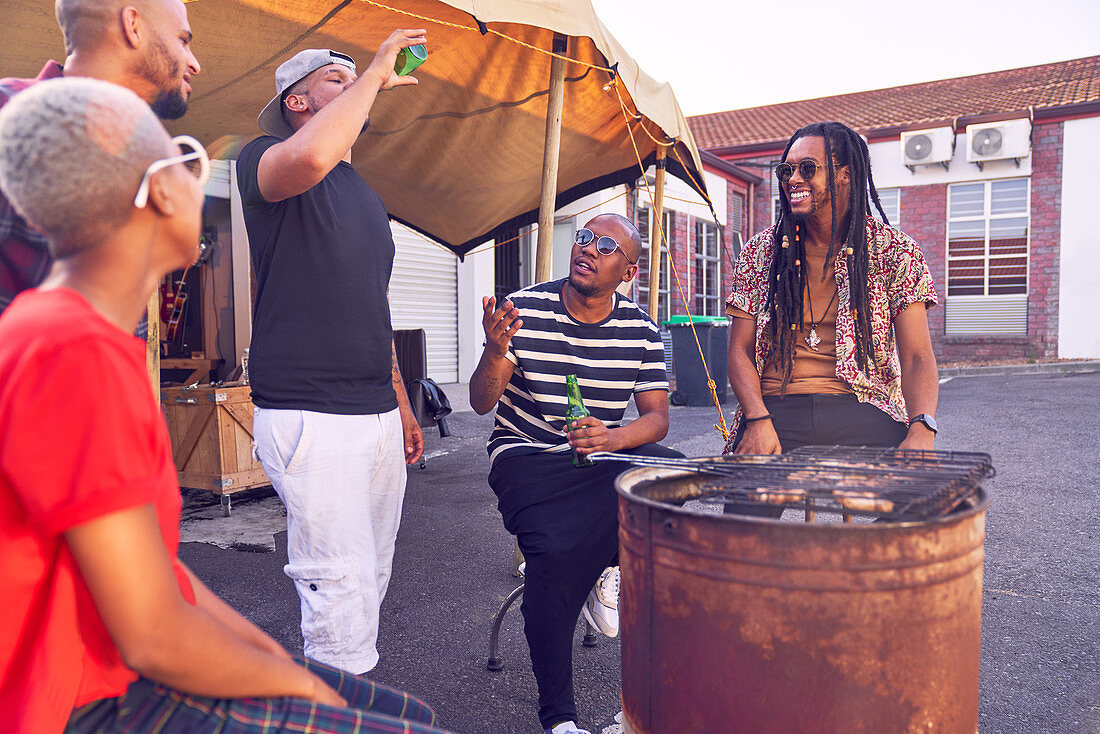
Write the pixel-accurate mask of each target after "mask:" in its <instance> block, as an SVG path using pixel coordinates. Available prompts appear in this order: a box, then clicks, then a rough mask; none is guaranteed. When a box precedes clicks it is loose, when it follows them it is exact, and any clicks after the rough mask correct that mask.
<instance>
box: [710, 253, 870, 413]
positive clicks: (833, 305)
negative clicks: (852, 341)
mask: <svg viewBox="0 0 1100 734" xmlns="http://www.w3.org/2000/svg"><path fill="white" fill-rule="evenodd" d="M824 262H825V253H821V254H820V255H815V254H813V253H807V254H806V265H807V267H808V269H809V275H808V277H807V281H809V282H808V283H807V288H806V296H805V298H806V299H807V300H806V301H805V303H804V304H803V308H804V309H805V323H803V324H802V328H801V329H800V330H799V332H798V339H797V340H796V342H795V347H794V364H793V365H792V366H791V381H790V382H788V383H787V394H788V395H809V394H813V393H834V394H837V393H850V392H852V388H851V387H849V386H848V383H846V382H845V381H844V380H841V379H840V378H839V377H837V376H836V312H837V306H838V304H837V301H838V300H839V299H838V298H835V297H834V295H835V294H836V288H837V286H836V278H835V276H834V268H833V267H832V266H830V267H829V272H828V274H827V275H826V276H825V282H821V266H822V265H823V264H824ZM811 299H812V300H811ZM811 302H812V303H813V316H814V319H821V320H820V321H819V322H817V328H816V331H817V338H818V339H820V340H821V343H820V344H818V345H817V351H814V350H813V349H810V345H809V344H807V343H806V338H807V337H808V336H809V335H810V310H811V309H810V304H811ZM826 304H828V306H829V308H828V310H827V311H826V312H825V314H824V315H822V313H821V310H822V309H823V308H825V306H826ZM726 314H727V315H729V316H732V317H734V318H739V319H752V318H754V317H753V316H750V315H749V314H748V313H746V312H745V311H742V310H741V309H739V308H737V307H736V306H727V307H726ZM788 328H789V327H788ZM782 384H783V371H782V370H781V369H780V368H779V366H778V365H777V364H776V363H775V360H773V359H769V360H768V362H767V364H765V365H764V373H763V374H762V375H761V376H760V393H761V395H763V396H765V397H768V396H772V395H779V394H780V386H781V385H782Z"/></svg>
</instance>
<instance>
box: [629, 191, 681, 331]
mask: <svg viewBox="0 0 1100 734" xmlns="http://www.w3.org/2000/svg"><path fill="white" fill-rule="evenodd" d="M649 215H650V209H649V207H647V206H643V207H638V231H639V232H640V233H641V235H642V254H641V257H639V258H638V275H637V276H636V277H635V278H634V285H635V291H634V293H635V295H634V302H635V303H637V304H638V305H639V306H641V307H642V309H643V310H644V311H646V312H648V310H649V235H650V232H649V222H650V216H649ZM672 224H673V222H672V212H670V211H669V210H667V209H666V210H665V211H664V216H662V217H661V226H662V227H663V228H664V233H665V243H663V244H662V246H661V283H660V286H659V288H658V290H657V318H656V319H655V321H656V322H657V324H658V325H660V324H661V322H662V321H667V320H668V318H669V316H670V315H671V311H670V306H671V303H672V301H671V299H670V298H669V282H670V279H669V272H668V271H669V267H668V244H669V243H671V244H672V246H673V248H674V249H675V243H674V242H673V241H672V237H673V229H672Z"/></svg>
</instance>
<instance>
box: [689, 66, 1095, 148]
mask: <svg viewBox="0 0 1100 734" xmlns="http://www.w3.org/2000/svg"><path fill="white" fill-rule="evenodd" d="M1090 102H1093V103H1095V102H1100V56H1088V57H1085V58H1081V59H1073V60H1070V61H1059V62H1056V63H1052V64H1041V65H1039V66H1028V67H1024V68H1021V69H1008V70H1006V71H995V72H992V73H989V74H976V75H974V76H965V77H958V78H955V79H942V80H939V81H933V82H922V83H920V84H908V85H905V86H901V87H890V88H888V89H874V90H871V91H867V92H855V93H852V94H841V95H837V96H833V97H819V98H817V99H807V100H802V101H799V102H785V103H782V104H773V105H765V106H763V107H747V108H744V109H740V110H729V111H727V112H714V113H711V114H707V115H697V116H695V117H689V118H688V124H689V125H690V126H691V131H692V134H693V135H694V136H695V141H696V143H697V144H698V146H699V147H700V148H737V147H739V146H749V145H754V144H759V143H772V142H775V143H780V142H785V141H786V140H787V139H788V138H789V137H790V136H791V134H792V133H793V132H794V131H795V130H797V129H798V128H800V127H802V126H803V125H806V124H808V123H811V122H816V121H818V120H839V121H840V122H843V123H845V124H847V125H850V126H851V127H852V128H854V129H856V130H858V131H859V132H862V133H865V134H866V133H870V132H872V131H874V130H879V129H884V128H897V127H902V126H908V125H920V124H924V123H935V122H942V121H944V120H951V119H953V118H955V117H969V116H974V115H987V114H1001V113H1011V112H1019V111H1022V110H1026V109H1028V107H1034V108H1035V110H1036V111H1039V110H1044V109H1050V108H1058V107H1065V106H1068V105H1077V104H1085V103H1090Z"/></svg>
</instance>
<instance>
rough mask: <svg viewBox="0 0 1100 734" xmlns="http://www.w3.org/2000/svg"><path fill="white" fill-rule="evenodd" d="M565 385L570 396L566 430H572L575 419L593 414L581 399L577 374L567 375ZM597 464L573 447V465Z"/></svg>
mask: <svg viewBox="0 0 1100 734" xmlns="http://www.w3.org/2000/svg"><path fill="white" fill-rule="evenodd" d="M565 387H566V391H567V393H568V397H569V407H568V408H567V409H566V411H565V427H566V430H568V431H570V432H572V431H573V430H574V428H573V421H576V420H580V419H581V418H587V417H588V416H590V415H592V414H591V413H589V412H588V408H586V407H584V401H582V400H581V389H580V387H579V386H578V385H577V376H576V375H566V376H565ZM595 465H596V462H594V461H592V459H589V458H588V457H587V456H584V455H582V454H578V453H577V449H576V448H573V466H575V467H577V468H581V467H586V466H595Z"/></svg>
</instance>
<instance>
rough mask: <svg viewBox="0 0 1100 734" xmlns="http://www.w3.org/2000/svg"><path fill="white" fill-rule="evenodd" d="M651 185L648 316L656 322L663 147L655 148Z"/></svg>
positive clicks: (661, 222) (662, 193)
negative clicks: (653, 175) (653, 181)
mask: <svg viewBox="0 0 1100 734" xmlns="http://www.w3.org/2000/svg"><path fill="white" fill-rule="evenodd" d="M655 178H656V183H655V184H654V187H653V189H654V190H653V209H652V210H651V211H650V212H649V318H651V319H653V320H654V321H656V322H657V323H660V321H658V319H657V306H658V304H659V303H660V301H659V300H658V298H659V297H660V294H661V244H662V239H665V240H666V241H667V237H668V233H667V232H665V231H664V227H663V217H662V215H663V214H664V211H665V148H664V146H663V145H662V146H659V147H658V148H657V174H656V177H655Z"/></svg>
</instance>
